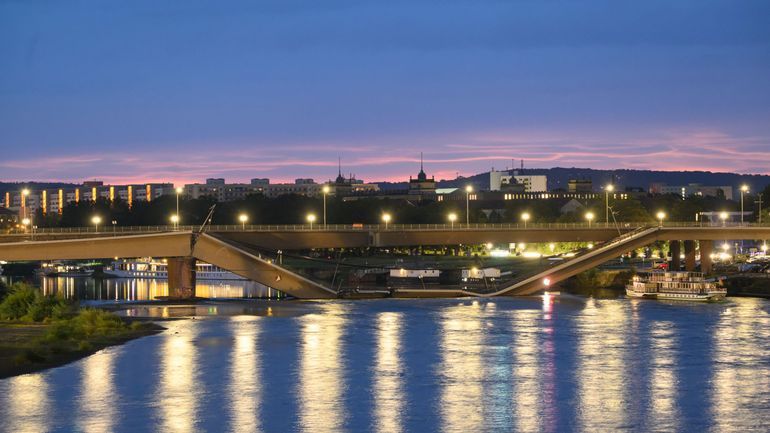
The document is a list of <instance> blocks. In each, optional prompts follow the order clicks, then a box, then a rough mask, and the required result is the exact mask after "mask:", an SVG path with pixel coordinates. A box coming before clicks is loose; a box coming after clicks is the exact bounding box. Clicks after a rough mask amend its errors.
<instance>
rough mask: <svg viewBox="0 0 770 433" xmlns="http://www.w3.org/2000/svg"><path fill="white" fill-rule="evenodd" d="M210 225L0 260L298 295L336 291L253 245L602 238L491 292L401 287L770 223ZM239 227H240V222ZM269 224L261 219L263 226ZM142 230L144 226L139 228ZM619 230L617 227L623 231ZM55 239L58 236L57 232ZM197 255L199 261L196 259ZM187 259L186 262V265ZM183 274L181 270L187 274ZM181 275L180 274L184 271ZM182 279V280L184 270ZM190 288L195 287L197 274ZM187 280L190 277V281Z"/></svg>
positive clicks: (579, 262) (539, 278)
mask: <svg viewBox="0 0 770 433" xmlns="http://www.w3.org/2000/svg"><path fill="white" fill-rule="evenodd" d="M225 227H227V229H222V227H221V226H214V227H211V228H210V230H209V232H207V233H204V234H194V233H193V232H192V231H187V230H177V231H173V230H172V231H164V230H168V228H165V227H158V228H157V229H156V230H155V232H154V233H153V232H151V231H150V230H146V231H140V230H136V231H132V232H123V233H121V232H115V233H113V232H104V233H94V232H93V231H91V232H89V231H88V230H72V231H69V232H66V231H61V230H60V231H42V232H38V233H35V235H34V236H35V238H34V240H33V238H32V234H24V235H17V234H12V235H4V236H2V237H0V260H5V261H24V260H65V259H90V258H111V257H146V256H152V257H166V258H193V259H197V260H202V261H205V262H208V263H212V264H214V265H216V266H219V267H221V268H224V269H228V270H230V271H232V272H234V273H236V274H239V275H242V276H244V277H247V278H250V279H252V280H254V281H257V282H260V283H262V284H265V285H267V286H270V287H273V288H275V289H277V290H280V291H283V292H285V293H287V294H290V295H292V296H295V297H298V298H333V297H336V291H335V290H332V289H330V288H328V287H325V286H324V285H323V284H321V283H318V282H315V281H311V280H310V279H307V278H305V277H303V276H301V275H299V274H296V273H294V272H292V271H290V270H287V269H285V268H282V267H280V266H278V265H276V264H275V263H273V262H272V261H271V260H270V259H268V258H263V257H261V256H260V255H259V254H258V253H254V252H253V251H252V250H251V249H247V248H244V247H243V246H248V247H253V248H255V249H267V250H277V249H283V250H293V249H308V248H338V247H346V248H352V247H392V246H412V245H456V244H478V243H485V242H495V243H498V242H499V243H503V242H505V243H507V242H526V243H534V242H586V241H594V242H601V243H602V245H601V246H599V247H598V248H596V249H594V250H592V251H590V252H589V253H587V254H584V255H581V256H579V257H577V258H575V259H572V260H569V261H567V262H564V263H562V264H560V265H558V266H555V267H553V268H550V269H547V270H545V271H543V272H541V273H539V274H537V275H533V276H532V277H530V278H527V279H524V280H521V281H517V282H516V283H515V284H512V285H511V286H509V287H506V288H504V289H502V290H499V291H497V292H494V293H486V294H480V293H475V292H469V291H462V290H434V291H425V290H399V293H397V295H399V296H420V297H424V296H501V295H526V294H532V293H535V292H537V291H540V290H543V289H544V288H546V284H545V282H546V278H547V279H548V280H547V281H548V282H549V283H550V284H551V285H553V284H556V283H558V282H560V281H562V280H564V279H566V278H569V277H570V276H572V275H575V274H577V273H579V272H582V271H584V270H586V269H590V268H592V267H595V266H597V265H599V264H601V263H603V262H605V261H607V260H610V259H612V258H615V257H618V256H620V255H621V254H623V253H625V252H628V251H630V250H633V249H635V248H639V247H642V246H645V245H648V244H650V243H652V242H655V241H658V240H685V241H692V240H698V241H724V240H737V239H770V225H764V226H758V225H750V224H746V225H743V226H736V225H728V226H709V227H701V226H694V225H692V224H678V226H676V225H673V224H667V225H666V226H665V227H651V228H646V229H644V230H642V229H640V228H639V226H638V225H634V226H632V227H624V228H622V229H620V230H618V229H617V228H605V227H595V226H594V227H588V226H586V225H582V224H570V225H566V224H565V225H556V224H554V225H551V226H544V225H540V226H538V225H531V227H528V228H526V229H525V228H523V227H522V226H517V225H516V224H510V225H506V224H499V225H492V224H489V225H481V224H480V225H471V227H458V226H456V227H451V226H447V225H429V226H428V225H423V226H390V227H388V228H387V229H385V227H384V226H365V227H356V228H353V227H351V226H345V227H344V228H342V227H337V226H335V227H333V228H332V227H328V228H327V230H324V229H322V228H321V229H317V228H315V227H314V228H313V229H312V230H311V229H310V228H309V227H307V226H295V228H294V229H291V228H289V227H286V228H283V229H279V228H278V227H275V228H274V229H273V230H267V229H253V228H251V227H248V226H247V227H246V230H243V228H242V227H241V226H225ZM235 227H237V229H236V228H235ZM259 227H264V226H259ZM137 233H139V234H137ZM618 233H620V235H618ZM54 239H55V240H54ZM193 263H194V262H193ZM185 266H187V268H185ZM185 269H186V271H190V265H189V264H187V265H185V264H184V263H182V262H178V261H176V260H170V261H169V285H170V286H171V285H172V284H171V283H172V280H178V279H179V278H176V277H174V278H172V274H174V275H175V274H177V273H180V272H181V273H182V274H183V273H184V272H185ZM182 274H180V275H182ZM180 278H181V277H180ZM181 281H183V282H182V283H181V284H182V285H184V284H185V283H184V281H185V279H184V278H181ZM191 284H192V287H191V288H190V287H187V288H186V289H187V290H192V292H193V293H194V278H193V280H192V283H191ZM188 285H189V283H188Z"/></svg>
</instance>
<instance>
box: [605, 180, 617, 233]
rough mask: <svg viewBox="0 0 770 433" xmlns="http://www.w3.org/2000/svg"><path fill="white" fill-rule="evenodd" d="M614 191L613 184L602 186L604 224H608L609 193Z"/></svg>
mask: <svg viewBox="0 0 770 433" xmlns="http://www.w3.org/2000/svg"><path fill="white" fill-rule="evenodd" d="M612 191H615V185H613V184H609V185H607V186H605V187H604V226H605V227H608V226H609V224H610V193H611V192H612Z"/></svg>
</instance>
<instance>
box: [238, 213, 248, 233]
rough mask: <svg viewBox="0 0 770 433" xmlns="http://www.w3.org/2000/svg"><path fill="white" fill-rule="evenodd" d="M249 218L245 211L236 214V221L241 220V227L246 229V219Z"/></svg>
mask: <svg viewBox="0 0 770 433" xmlns="http://www.w3.org/2000/svg"><path fill="white" fill-rule="evenodd" d="M248 220H249V216H248V215H246V214H245V213H242V214H240V215H238V221H240V222H241V229H242V230H246V221H248Z"/></svg>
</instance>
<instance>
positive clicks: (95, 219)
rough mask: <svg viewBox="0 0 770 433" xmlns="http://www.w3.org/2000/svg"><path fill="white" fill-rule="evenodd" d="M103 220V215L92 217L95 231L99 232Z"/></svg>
mask: <svg viewBox="0 0 770 433" xmlns="http://www.w3.org/2000/svg"><path fill="white" fill-rule="evenodd" d="M101 222H102V217H100V216H99V215H94V216H93V218H91V224H93V225H94V231H95V232H97V233H98V232H99V224H100V223H101Z"/></svg>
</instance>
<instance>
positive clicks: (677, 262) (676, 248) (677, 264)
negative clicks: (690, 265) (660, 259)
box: [668, 241, 682, 271]
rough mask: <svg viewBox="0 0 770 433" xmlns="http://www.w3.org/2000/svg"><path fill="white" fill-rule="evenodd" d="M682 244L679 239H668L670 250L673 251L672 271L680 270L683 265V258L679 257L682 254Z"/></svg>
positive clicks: (670, 267)
mask: <svg viewBox="0 0 770 433" xmlns="http://www.w3.org/2000/svg"><path fill="white" fill-rule="evenodd" d="M680 245H681V243H680V242H679V241H668V250H669V251H670V252H671V265H670V266H669V269H670V270H672V271H678V270H679V268H681V267H682V259H681V258H680V257H679V256H680V255H681V254H682V251H681V250H682V249H681V246H680Z"/></svg>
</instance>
